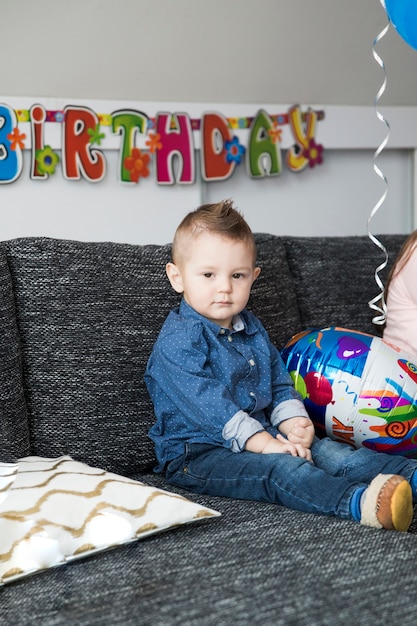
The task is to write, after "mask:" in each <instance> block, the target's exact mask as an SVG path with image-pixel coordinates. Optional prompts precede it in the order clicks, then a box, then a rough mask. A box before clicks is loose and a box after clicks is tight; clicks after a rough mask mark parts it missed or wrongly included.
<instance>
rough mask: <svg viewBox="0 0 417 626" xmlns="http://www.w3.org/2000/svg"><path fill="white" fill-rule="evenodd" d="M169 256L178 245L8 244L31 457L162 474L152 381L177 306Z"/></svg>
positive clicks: (127, 472) (46, 241) (33, 240)
mask: <svg viewBox="0 0 417 626" xmlns="http://www.w3.org/2000/svg"><path fill="white" fill-rule="evenodd" d="M169 255H170V247H169V246H152V245H148V246H133V245H128V244H126V245H125V244H113V243H83V242H74V241H63V240H54V239H48V238H46V239H44V238H27V239H26V238H25V239H18V240H12V241H10V242H8V258H9V264H10V269H11V273H12V277H13V281H14V286H15V292H16V308H17V316H18V323H19V328H20V332H21V336H22V341H23V367H24V382H25V391H26V396H27V405H28V410H29V422H30V429H31V440H32V449H31V454H34V455H39V456H46V457H57V456H62V455H64V454H68V455H71V456H72V457H74V458H75V459H77V460H80V461H84V462H86V463H92V464H94V465H96V466H99V467H103V468H105V469H107V470H109V471H113V472H116V473H119V474H124V475H132V474H134V473H137V472H141V471H142V472H143V471H149V470H150V469H152V468H153V466H154V465H155V458H154V451H153V445H152V443H151V441H150V440H149V439H148V437H147V432H148V430H149V428H150V426H151V424H152V423H153V421H154V416H153V408H152V404H151V401H150V399H149V396H148V393H147V391H146V387H145V384H144V382H143V373H144V369H145V366H146V362H147V359H148V356H149V354H150V351H151V348H152V345H153V343H154V341H155V339H156V337H157V334H158V332H159V329H160V327H161V325H162V322H163V320H164V319H165V317H166V315H167V313H168V311H169V310H170V309H171V308H172V307H173V306H175V305H176V303H177V302H178V295H177V294H176V293H175V292H174V291H173V290H172V289H171V286H170V285H169V282H168V280H167V278H166V276H165V264H166V262H167V261H168V260H169Z"/></svg>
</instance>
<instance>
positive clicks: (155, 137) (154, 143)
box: [145, 133, 162, 152]
mask: <svg viewBox="0 0 417 626" xmlns="http://www.w3.org/2000/svg"><path fill="white" fill-rule="evenodd" d="M148 137H149V139H148V140H147V141H146V142H145V143H146V145H147V147H148V148H149V152H155V150H161V148H162V142H161V141H160V139H161V135H160V134H159V133H155V134H154V133H149V135H148Z"/></svg>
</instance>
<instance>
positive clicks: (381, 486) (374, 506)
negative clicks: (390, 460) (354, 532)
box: [361, 474, 413, 532]
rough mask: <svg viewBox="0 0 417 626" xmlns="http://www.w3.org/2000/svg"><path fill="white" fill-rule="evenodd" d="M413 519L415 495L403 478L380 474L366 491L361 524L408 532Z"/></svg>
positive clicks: (395, 475)
mask: <svg viewBox="0 0 417 626" xmlns="http://www.w3.org/2000/svg"><path fill="white" fill-rule="evenodd" d="M412 519H413V495H412V491H411V487H410V485H409V483H408V482H407V480H406V479H405V478H403V476H397V474H378V476H375V478H374V479H373V481H372V482H371V483H370V485H369V487H368V488H367V489H366V491H365V493H364V495H363V499H362V506H361V524H364V525H365V526H372V527H373V528H386V529H388V530H399V531H402V532H406V531H407V530H408V527H409V526H410V524H411V522H412Z"/></svg>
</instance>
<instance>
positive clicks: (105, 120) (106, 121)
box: [97, 113, 112, 126]
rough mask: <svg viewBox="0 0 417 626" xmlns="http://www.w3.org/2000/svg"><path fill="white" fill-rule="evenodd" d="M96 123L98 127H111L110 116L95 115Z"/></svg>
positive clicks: (105, 114) (103, 114)
mask: <svg viewBox="0 0 417 626" xmlns="http://www.w3.org/2000/svg"><path fill="white" fill-rule="evenodd" d="M97 117H98V121H99V124H100V126H111V125H112V116H111V115H109V114H108V113H98V114H97Z"/></svg>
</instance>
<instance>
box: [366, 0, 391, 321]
mask: <svg viewBox="0 0 417 626" xmlns="http://www.w3.org/2000/svg"><path fill="white" fill-rule="evenodd" d="M380 2H381V4H382V6H383V7H384V10H385V2H384V0H380ZM389 26H390V20H389V18H388V22H387V25H386V26H385V27H384V28H383V29H382V31H381V32H380V33H379V35H378V36H377V37H376V38H375V39H374V41H373V44H372V54H373V57H374V59H375V61H376V62H377V63H378V64H379V65H380V67H381V68H382V70H383V72H384V81H383V83H382V85H381V87H380V89H379V91H378V93H377V94H376V97H375V100H374V106H375V113H376V116H377V118H378V120H379V121H380V122H382V123H383V124H385V126H386V128H387V134H386V136H385V138H384V140H383V141H382V142H381V143H380V145H379V146H378V148H377V150H376V151H375V153H374V171H375V172H376V174H377V175H378V176H379V177H380V178H381V180H382V181H383V182H384V186H385V189H384V192H383V194H382V196H381V197H380V199H379V200H378V202H377V203H376V204H375V206H374V208H373V209H372V211H371V213H370V215H369V217H368V224H367V229H368V237H369V238H370V240H371V241H372V242H373V243H374V244H375V245H376V246H378V248H379V249H380V250H382V252H383V253H384V257H385V258H384V261H383V262H382V263H381V264H380V265H378V267H377V268H376V270H375V274H374V277H375V282H376V284H377V286H378V287H379V289H380V290H381V291H380V293H379V294H378V295H376V296H375V297H374V298H372V300H369V302H368V305H369V307H370V308H371V309H373V310H374V311H377V313H378V315H375V316H374V317H373V318H372V322H373V323H374V324H376V325H379V326H382V325H383V324H384V323H385V319H386V313H387V305H386V302H385V295H384V284H383V282H382V280H381V278H380V276H379V273H380V272H381V271H382V270H383V269H384V268H385V267H386V266H387V264H388V252H387V249H386V248H385V246H384V245H383V244H382V243H381V242H380V241H379V239H377V237H375V235H373V234H372V233H371V229H370V224H371V221H372V218H373V217H374V216H375V214H376V213H377V212H378V211H379V209H380V208H381V206H382V205H383V203H384V202H385V199H386V197H387V194H388V180H387V178H386V176H385V175H384V173H383V172H382V170H381V169H380V168H379V167H378V165H377V163H376V160H377V158H378V157H379V155H380V154H381V152H382V151H383V149H384V148H385V146H386V145H387V143H388V140H389V136H390V130H391V129H390V125H389V123H388V121H387V120H386V119H385V117H384V116H383V115H382V113H381V112H380V111H379V110H378V102H379V100H380V98H381V96H382V94H383V93H384V91H385V89H386V86H387V73H386V69H385V64H384V62H383V60H382V59H381V57H380V56H379V54H378V53H377V52H376V50H375V46H376V45H377V44H378V43H379V42H380V41H381V39H382V38H383V37H385V35H386V34H387V32H388V29H389Z"/></svg>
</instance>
